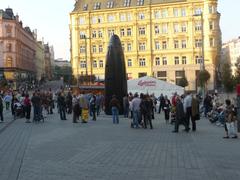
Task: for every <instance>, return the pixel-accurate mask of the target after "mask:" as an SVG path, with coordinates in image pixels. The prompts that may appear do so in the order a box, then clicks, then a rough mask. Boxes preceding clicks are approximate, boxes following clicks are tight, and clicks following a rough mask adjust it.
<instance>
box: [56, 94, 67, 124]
mask: <svg viewBox="0 0 240 180" xmlns="http://www.w3.org/2000/svg"><path fill="white" fill-rule="evenodd" d="M58 106H59V113H60V118H61V120H67V119H66V102H65V97H64V94H63V93H60V94H59V95H58Z"/></svg>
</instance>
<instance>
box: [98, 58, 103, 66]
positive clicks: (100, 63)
mask: <svg viewBox="0 0 240 180" xmlns="http://www.w3.org/2000/svg"><path fill="white" fill-rule="evenodd" d="M99 67H100V68H103V60H100V61H99Z"/></svg>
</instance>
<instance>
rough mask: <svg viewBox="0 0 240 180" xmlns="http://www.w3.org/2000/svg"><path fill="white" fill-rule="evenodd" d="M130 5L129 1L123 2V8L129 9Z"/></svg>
mask: <svg viewBox="0 0 240 180" xmlns="http://www.w3.org/2000/svg"><path fill="white" fill-rule="evenodd" d="M130 5H131V0H124V4H123V6H124V7H129V6H130Z"/></svg>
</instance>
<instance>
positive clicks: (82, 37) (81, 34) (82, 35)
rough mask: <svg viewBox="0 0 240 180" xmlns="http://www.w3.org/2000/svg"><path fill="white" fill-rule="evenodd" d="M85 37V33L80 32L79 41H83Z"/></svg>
mask: <svg viewBox="0 0 240 180" xmlns="http://www.w3.org/2000/svg"><path fill="white" fill-rule="evenodd" d="M85 37H86V36H85V32H82V31H81V32H80V39H84V38H85Z"/></svg>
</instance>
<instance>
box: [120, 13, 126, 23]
mask: <svg viewBox="0 0 240 180" xmlns="http://www.w3.org/2000/svg"><path fill="white" fill-rule="evenodd" d="M120 21H121V22H124V21H126V14H120Z"/></svg>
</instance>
